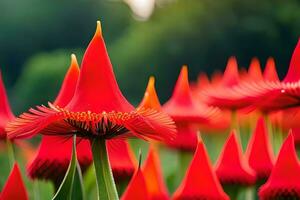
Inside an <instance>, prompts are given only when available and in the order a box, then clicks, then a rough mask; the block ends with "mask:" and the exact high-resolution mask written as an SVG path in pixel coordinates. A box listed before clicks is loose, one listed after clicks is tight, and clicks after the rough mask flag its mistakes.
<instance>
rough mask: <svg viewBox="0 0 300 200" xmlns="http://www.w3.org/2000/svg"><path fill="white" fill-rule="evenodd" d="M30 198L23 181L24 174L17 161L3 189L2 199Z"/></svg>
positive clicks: (0, 198) (18, 199)
mask: <svg viewBox="0 0 300 200" xmlns="http://www.w3.org/2000/svg"><path fill="white" fill-rule="evenodd" d="M15 199H16V200H28V195H27V191H26V188H25V186H24V183H23V179H22V175H21V172H20V169H19V166H18V164H17V163H15V164H14V167H13V169H12V171H11V173H10V175H9V177H8V179H7V181H6V183H5V185H4V187H3V189H2V192H1V194H0V200H15Z"/></svg>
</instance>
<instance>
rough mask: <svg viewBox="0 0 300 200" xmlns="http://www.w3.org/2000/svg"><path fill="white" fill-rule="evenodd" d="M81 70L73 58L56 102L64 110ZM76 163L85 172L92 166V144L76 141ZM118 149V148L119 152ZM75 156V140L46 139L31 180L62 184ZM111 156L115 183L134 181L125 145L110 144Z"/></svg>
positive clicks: (30, 170)
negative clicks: (73, 144)
mask: <svg viewBox="0 0 300 200" xmlns="http://www.w3.org/2000/svg"><path fill="white" fill-rule="evenodd" d="M78 77H79V66H78V64H77V61H76V57H75V56H74V55H72V60H71V65H70V67H69V70H68V72H67V73H66V76H65V79H64V81H63V84H62V87H61V89H60V92H59V94H58V96H57V98H56V100H55V102H54V104H55V105H59V106H61V107H63V106H65V105H67V104H68V102H69V101H70V100H71V99H72V97H73V95H74V91H75V88H76V83H77V79H78ZM77 142H78V143H77V147H76V150H77V159H78V162H79V164H80V166H81V169H82V171H85V170H86V169H87V168H88V166H89V165H90V164H91V163H92V160H93V159H92V153H91V151H90V144H89V142H88V141H86V140H82V139H77ZM116 146H117V148H116ZM71 153H72V138H68V137H67V138H62V137H60V136H47V135H45V136H43V138H42V141H41V144H40V147H39V150H38V152H37V154H36V156H35V158H34V160H33V161H32V162H31V163H30V164H29V166H28V168H27V171H28V174H29V176H30V177H31V178H33V179H35V178H40V179H46V180H52V181H53V182H54V183H55V184H56V185H59V183H60V182H61V181H62V179H63V177H64V174H65V173H66V171H67V169H68V165H69V162H70V158H71ZM108 153H109V159H110V161H111V167H112V171H113V174H114V176H115V178H116V180H120V179H124V178H127V177H131V176H132V174H133V172H134V169H135V160H134V158H133V157H132V156H131V154H132V153H131V150H130V147H129V145H128V144H127V142H126V141H123V140H117V139H115V140H112V141H109V142H108Z"/></svg>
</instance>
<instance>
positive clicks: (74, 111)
mask: <svg viewBox="0 0 300 200" xmlns="http://www.w3.org/2000/svg"><path fill="white" fill-rule="evenodd" d="M29 112H30V113H24V114H22V115H20V117H19V118H17V119H16V120H15V121H14V122H12V123H10V124H9V125H8V127H7V131H8V132H9V133H8V135H9V137H10V138H28V137H31V136H33V135H36V134H37V133H41V134H44V135H61V136H70V135H73V134H76V135H77V136H78V137H79V138H80V137H81V138H88V139H92V138H99V139H111V138H114V137H122V136H123V137H124V136H129V135H134V136H137V137H140V138H143V139H147V138H152V139H158V140H170V139H172V138H173V135H174V133H175V126H174V123H173V121H172V120H171V119H170V118H169V116H167V115H166V114H164V113H161V112H158V111H156V110H153V109H134V108H133V106H132V105H131V104H130V103H129V102H128V101H127V100H126V99H125V97H124V96H123V95H122V93H121V91H120V89H119V87H118V84H117V82H116V79H115V76H114V72H113V69H112V66H111V63H110V59H109V57H108V55H107V51H106V47H105V44H104V40H103V37H102V33H101V27H100V22H98V26H97V30H96V33H95V35H94V37H93V39H92V41H91V43H90V44H89V46H88V48H87V50H86V52H85V55H84V57H83V60H82V66H81V70H80V75H79V80H78V83H77V86H76V90H75V94H74V96H73V98H72V100H71V101H70V102H69V103H68V105H67V106H65V107H60V106H57V105H53V104H51V103H49V107H46V106H38V107H37V109H30V110H29Z"/></svg>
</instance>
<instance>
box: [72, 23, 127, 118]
mask: <svg viewBox="0 0 300 200" xmlns="http://www.w3.org/2000/svg"><path fill="white" fill-rule="evenodd" d="M67 109H68V110H70V111H75V112H77V111H79V112H87V111H91V112H95V113H101V112H103V111H105V112H111V111H120V112H130V111H132V110H133V107H132V105H131V104H130V103H129V102H128V101H127V100H126V99H125V97H124V96H123V95H122V93H121V91H120V89H119V86H118V84H117V81H116V79H115V75H114V72H113V68H112V65H111V62H110V59H109V57H108V54H107V51H106V47H105V43H104V40H103V36H102V33H101V25H100V22H97V30H96V33H95V35H94V37H93V39H92V40H91V42H90V44H89V46H88V47H87V49H86V52H85V54H84V56H83V59H82V65H81V70H80V75H79V80H78V84H77V88H76V91H75V94H74V97H73V99H72V100H71V102H70V103H69V104H68V106H67Z"/></svg>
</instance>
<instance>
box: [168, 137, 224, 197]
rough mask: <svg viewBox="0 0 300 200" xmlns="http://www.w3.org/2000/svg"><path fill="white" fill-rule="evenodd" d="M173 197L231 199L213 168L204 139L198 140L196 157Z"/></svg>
mask: <svg viewBox="0 0 300 200" xmlns="http://www.w3.org/2000/svg"><path fill="white" fill-rule="evenodd" d="M173 199H174V200H181V199H182V200H183V199H209V200H227V199H229V197H228V196H227V195H226V194H225V192H224V191H223V189H222V186H221V184H220V183H219V180H218V178H217V176H216V174H215V172H214V170H213V169H212V166H211V161H210V159H209V157H208V155H207V152H206V149H205V146H204V144H203V142H202V141H200V142H198V146H197V149H196V152H195V154H194V158H193V160H192V161H191V164H190V166H189V168H188V170H187V172H186V175H185V177H184V179H183V181H182V183H181V185H180V186H179V188H178V189H177V190H176V192H175V193H174V195H173Z"/></svg>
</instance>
